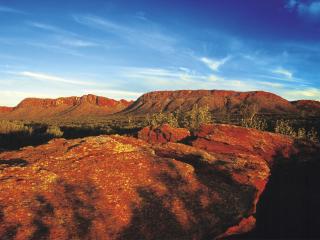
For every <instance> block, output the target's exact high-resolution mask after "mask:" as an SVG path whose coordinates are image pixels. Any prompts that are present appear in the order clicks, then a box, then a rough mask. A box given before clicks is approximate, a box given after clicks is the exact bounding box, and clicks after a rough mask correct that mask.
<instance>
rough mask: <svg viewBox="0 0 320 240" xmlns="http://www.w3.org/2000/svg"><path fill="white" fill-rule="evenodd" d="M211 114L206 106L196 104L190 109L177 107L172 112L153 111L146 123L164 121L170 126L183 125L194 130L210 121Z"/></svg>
mask: <svg viewBox="0 0 320 240" xmlns="http://www.w3.org/2000/svg"><path fill="white" fill-rule="evenodd" d="M212 122H213V118H212V114H211V113H210V111H209V107H208V106H204V107H199V106H198V105H197V104H195V105H194V106H193V108H192V109H191V110H190V111H186V112H184V111H182V110H181V109H178V110H177V111H175V112H173V113H163V112H160V113H155V114H153V115H152V116H151V117H150V116H147V118H146V123H150V124H148V125H151V126H158V125H161V124H164V123H167V124H169V125H170V126H172V127H183V128H188V129H190V130H196V129H198V128H199V127H200V125H201V124H203V123H212Z"/></svg>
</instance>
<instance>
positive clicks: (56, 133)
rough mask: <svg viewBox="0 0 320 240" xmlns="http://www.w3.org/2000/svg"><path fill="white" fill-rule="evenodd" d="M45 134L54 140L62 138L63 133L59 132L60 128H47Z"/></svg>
mask: <svg viewBox="0 0 320 240" xmlns="http://www.w3.org/2000/svg"><path fill="white" fill-rule="evenodd" d="M46 134H48V135H51V136H53V137H56V138H60V137H62V136H63V131H61V129H60V127H58V126H49V127H48V128H47V131H46Z"/></svg>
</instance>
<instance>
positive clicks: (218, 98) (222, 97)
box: [123, 90, 298, 114]
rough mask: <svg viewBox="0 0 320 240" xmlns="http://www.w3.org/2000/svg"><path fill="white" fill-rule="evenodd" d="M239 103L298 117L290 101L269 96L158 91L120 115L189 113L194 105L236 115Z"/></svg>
mask: <svg viewBox="0 0 320 240" xmlns="http://www.w3.org/2000/svg"><path fill="white" fill-rule="evenodd" d="M242 103H256V104H257V105H258V106H259V108H260V112H262V113H271V114H283V113H287V114H288V113H290V114H293V113H297V112H298V109H297V108H296V107H295V106H294V105H293V104H291V103H290V102H289V101H287V100H285V99H283V98H281V97H279V96H277V95H275V94H273V93H268V92H262V91H255V92H235V91H222V90H183V91H157V92H150V93H146V94H144V95H142V96H141V97H140V98H139V99H138V100H137V101H135V102H134V103H133V104H132V105H130V106H129V107H128V108H127V109H125V110H124V111H123V113H132V114H144V113H148V112H149V113H152V112H160V111H175V110H177V109H178V108H179V107H181V109H182V110H190V109H191V108H192V106H194V104H198V105H199V106H204V105H207V106H209V108H210V110H211V111H221V110H222V109H227V110H228V111H229V112H231V113H237V112H238V110H239V106H240V104H242Z"/></svg>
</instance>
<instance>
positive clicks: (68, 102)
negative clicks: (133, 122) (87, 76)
mask: <svg viewBox="0 0 320 240" xmlns="http://www.w3.org/2000/svg"><path fill="white" fill-rule="evenodd" d="M130 104H131V102H129V101H126V100H120V101H116V100H114V99H109V98H105V97H100V96H95V95H91V94H90V95H84V96H82V97H65V98H57V99H41V98H26V99H24V100H23V101H22V102H20V103H19V104H18V105H17V106H16V107H15V108H10V110H7V111H2V112H3V114H2V117H3V118H6V119H22V120H38V119H47V118H56V117H59V118H78V117H83V116H91V117H94V116H104V115H108V114H113V113H115V112H119V111H121V110H123V109H124V108H126V107H128V106H129V105H130ZM0 112H1V109H0Z"/></svg>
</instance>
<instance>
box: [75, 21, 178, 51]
mask: <svg viewBox="0 0 320 240" xmlns="http://www.w3.org/2000/svg"><path fill="white" fill-rule="evenodd" d="M73 18H74V20H75V21H76V22H77V23H79V24H82V25H85V26H87V27H90V28H94V29H98V30H101V31H104V32H106V33H109V34H113V35H114V36H116V37H117V38H119V39H121V40H124V41H126V42H128V43H130V44H133V45H137V46H140V47H147V48H150V49H153V50H157V51H160V52H166V53H168V52H174V50H175V48H174V47H175V45H176V43H177V40H176V39H175V38H174V37H172V36H171V35H172V34H170V35H169V34H165V33H163V32H162V30H161V29H160V28H159V27H158V26H156V25H155V24H148V23H149V22H148V21H147V19H145V21H144V22H145V25H143V26H141V25H140V26H138V25H131V26H130V25H128V24H126V25H124V24H121V23H118V22H115V21H111V20H109V19H106V18H101V17H98V16H94V15H74V16H73Z"/></svg>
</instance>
